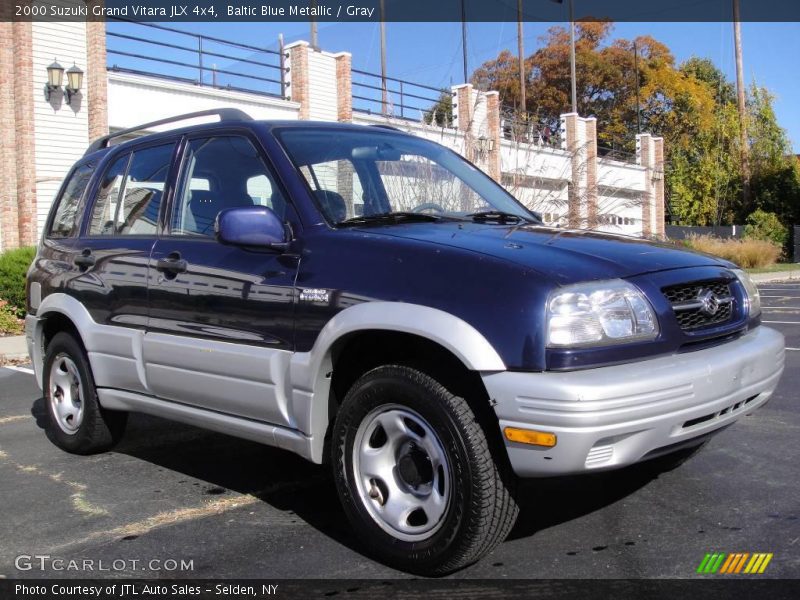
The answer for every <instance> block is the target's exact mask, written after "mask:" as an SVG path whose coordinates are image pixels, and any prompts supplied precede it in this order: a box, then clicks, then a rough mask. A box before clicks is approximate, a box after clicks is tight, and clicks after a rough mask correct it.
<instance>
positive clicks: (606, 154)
mask: <svg viewBox="0 0 800 600" xmlns="http://www.w3.org/2000/svg"><path fill="white" fill-rule="evenodd" d="M597 158H605V159H607V160H616V161H619V162H624V163H629V164H633V165H635V164H636V162H637V161H636V154H633V153H631V152H626V151H625V150H621V149H620V148H618V147H616V146H615V145H613V144H612V145H611V146H597Z"/></svg>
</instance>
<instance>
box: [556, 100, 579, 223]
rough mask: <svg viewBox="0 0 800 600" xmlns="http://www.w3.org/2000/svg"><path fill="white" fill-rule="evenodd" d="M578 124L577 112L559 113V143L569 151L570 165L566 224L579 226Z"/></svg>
mask: <svg viewBox="0 0 800 600" xmlns="http://www.w3.org/2000/svg"><path fill="white" fill-rule="evenodd" d="M578 125H579V122H578V113H567V114H565V115H561V133H562V136H561V138H562V142H561V143H562V146H563V147H564V149H565V150H566V151H567V152H569V156H570V166H571V169H570V184H569V200H568V209H567V225H568V226H569V227H580V224H581V202H582V200H583V192H584V186H583V175H584V174H583V172H582V169H581V156H580V155H581V143H580V138H579V135H578ZM584 166H585V165H584Z"/></svg>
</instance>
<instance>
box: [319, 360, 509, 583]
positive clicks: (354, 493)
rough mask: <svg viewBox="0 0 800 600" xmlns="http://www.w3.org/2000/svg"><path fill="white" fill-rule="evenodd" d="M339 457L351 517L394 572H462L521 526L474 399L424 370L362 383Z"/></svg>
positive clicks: (341, 423) (383, 370) (379, 375)
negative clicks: (470, 401)
mask: <svg viewBox="0 0 800 600" xmlns="http://www.w3.org/2000/svg"><path fill="white" fill-rule="evenodd" d="M489 426H490V425H489ZM331 451H332V454H333V456H332V459H333V460H332V464H333V468H334V476H335V479H336V486H337V490H338V492H339V496H340V499H341V501H342V504H343V506H344V509H345V512H346V513H347V516H348V518H349V519H350V521H351V523H352V524H353V526H354V529H355V531H356V532H357V534H358V535H359V536H360V538H361V539H362V541H363V542H364V544H365V545H367V546H368V547H369V548H370V549H371V550H372V551H373V552H374V553H375V554H376V555H377V557H378V558H380V559H381V560H383V561H384V562H386V563H387V564H389V565H391V566H394V567H397V568H400V569H403V570H406V571H411V572H415V573H420V574H424V575H443V574H446V573H449V572H452V571H455V570H457V569H459V568H461V567H464V566H466V565H469V564H471V563H473V562H475V561H477V560H478V559H480V558H481V557H482V556H484V555H485V554H487V553H489V552H490V551H491V550H492V549H494V548H495V547H496V546H497V545H498V544H499V543H500V542H502V541H503V540H504V539H505V537H506V536H507V535H508V533H509V531H510V530H511V527H512V526H513V525H514V522H515V520H516V516H517V505H516V503H515V501H514V497H513V484H514V477H513V475H512V474H511V473H510V472H508V471H507V470H506V469H504V468H503V467H502V466H501V465H504V464H505V463H504V462H496V461H495V460H494V457H493V456H492V453H491V450H490V447H489V442H488V440H487V434H486V432H485V431H484V429H483V427H482V424H481V423H479V422H478V419H477V418H476V416H475V414H474V413H473V411H472V409H471V408H470V406H469V404H468V403H467V401H466V400H465V399H464V398H461V397H458V396H455V395H453V394H452V393H450V392H449V391H448V390H447V389H446V388H445V387H444V386H442V385H441V384H440V383H439V382H437V381H436V380H435V379H433V378H432V377H430V376H428V375H426V374H424V373H421V372H420V371H417V370H415V369H412V368H409V367H405V366H396V365H392V366H383V367H378V368H376V369H373V370H372V371H370V372H368V373H367V374H366V375H364V376H363V377H361V379H359V380H358V381H357V382H356V383H355V384H354V385H353V387H352V388H351V389H350V391H349V392H348V393H347V395H346V396H345V399H344V401H343V403H342V406H341V407H340V409H339V413H338V415H337V419H336V423H335V425H334V431H333V437H332V444H331Z"/></svg>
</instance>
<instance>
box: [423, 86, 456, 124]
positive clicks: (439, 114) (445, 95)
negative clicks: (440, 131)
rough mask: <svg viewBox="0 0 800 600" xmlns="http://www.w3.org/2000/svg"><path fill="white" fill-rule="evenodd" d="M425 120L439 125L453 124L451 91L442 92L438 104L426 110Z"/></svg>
mask: <svg viewBox="0 0 800 600" xmlns="http://www.w3.org/2000/svg"><path fill="white" fill-rule="evenodd" d="M425 122H426V123H430V124H433V123H436V124H437V125H438V126H439V127H452V126H453V97H452V95H451V94H450V92H442V93H441V94H440V95H439V99H438V100H437V101H436V104H434V105H433V107H431V109H430V110H427V111H425Z"/></svg>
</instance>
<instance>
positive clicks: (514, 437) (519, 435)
mask: <svg viewBox="0 0 800 600" xmlns="http://www.w3.org/2000/svg"><path fill="white" fill-rule="evenodd" d="M504 431H505V434H506V439H507V440H509V441H511V442H518V443H520V444H530V445H532V446H545V447H546V448H552V447H553V446H555V445H556V434H555V433H548V432H547V431H533V430H532V429H517V428H516V427H506V428H505V430H504Z"/></svg>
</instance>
